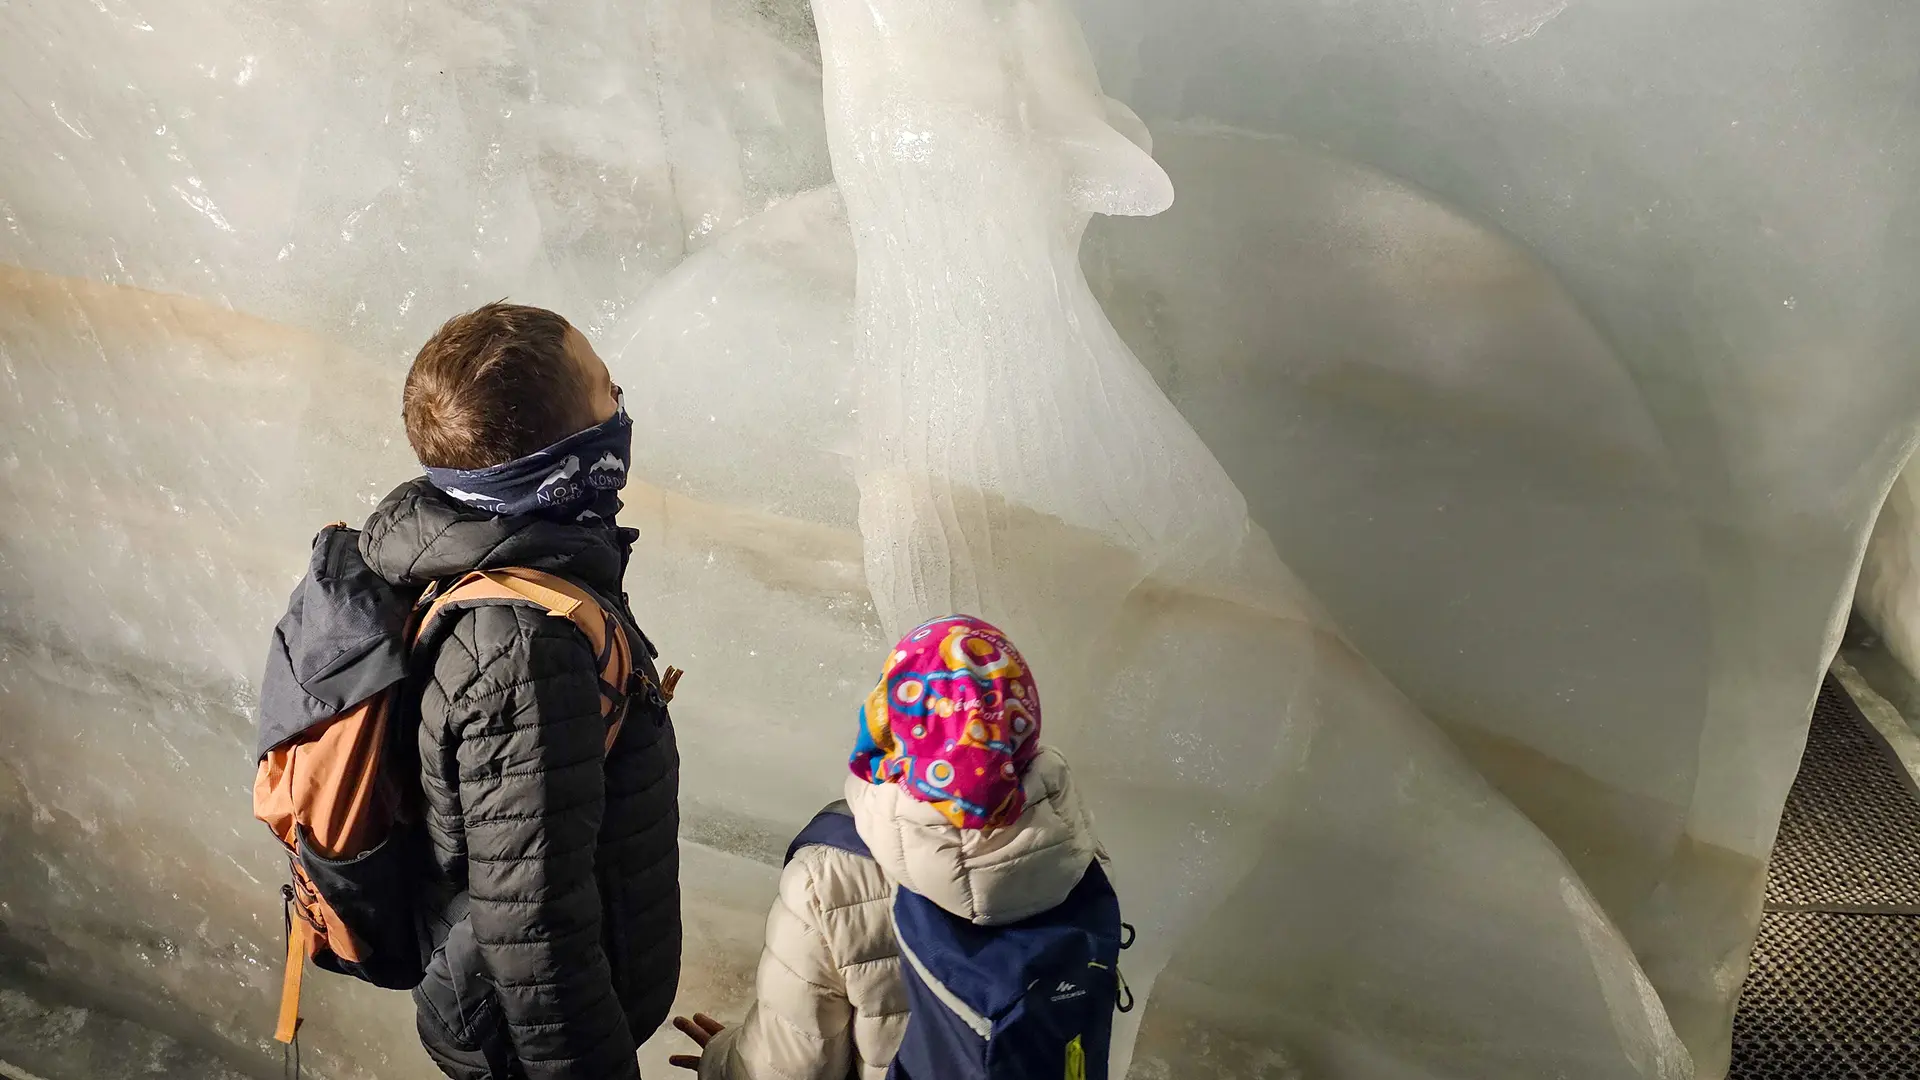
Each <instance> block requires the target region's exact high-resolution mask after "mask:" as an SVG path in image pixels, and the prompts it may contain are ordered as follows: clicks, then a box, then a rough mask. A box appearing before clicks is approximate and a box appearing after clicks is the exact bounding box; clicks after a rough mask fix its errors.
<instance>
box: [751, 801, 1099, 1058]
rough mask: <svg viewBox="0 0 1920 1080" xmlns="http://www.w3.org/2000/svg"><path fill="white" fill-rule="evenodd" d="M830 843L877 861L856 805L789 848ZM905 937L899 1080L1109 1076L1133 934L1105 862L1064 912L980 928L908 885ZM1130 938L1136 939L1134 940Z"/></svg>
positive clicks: (1090, 871)
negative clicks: (1123, 956) (1124, 958)
mask: <svg viewBox="0 0 1920 1080" xmlns="http://www.w3.org/2000/svg"><path fill="white" fill-rule="evenodd" d="M816 844H818V845H824V846H826V847H832V848H838V849H839V850H841V851H847V852H851V853H853V854H855V855H859V856H862V857H865V858H872V853H871V852H870V851H869V850H868V848H867V845H866V843H865V842H864V841H863V840H861V839H860V833H859V831H858V830H857V829H855V828H854V824H853V818H852V816H851V815H850V814H849V813H848V812H847V809H846V804H845V803H836V804H834V805H832V806H829V807H828V808H827V809H825V810H823V811H821V812H820V813H819V814H818V815H816V816H815V817H814V819H813V821H812V822H810V823H809V824H808V825H807V827H806V828H805V829H802V830H801V831H800V835H799V836H797V837H795V838H794V840H793V844H792V845H791V846H790V847H789V848H788V849H787V859H788V860H789V861H791V860H792V859H793V857H794V855H795V854H797V853H798V852H799V851H800V849H802V848H805V847H809V846H812V845H816ZM893 925H894V934H895V936H896V937H897V938H898V940H899V945H900V974H901V977H902V978H903V979H904V980H905V981H906V984H907V1002H908V1006H909V1013H908V1017H907V1030H906V1033H905V1034H904V1035H903V1036H902V1038H901V1040H900V1049H899V1050H898V1051H896V1052H895V1054H894V1059H893V1064H892V1065H891V1066H890V1067H889V1068H888V1070H887V1076H888V1078H889V1080H1107V1058H1108V1052H1109V1044H1110V1043H1111V1042H1112V1039H1113V1014H1114V1011H1115V1009H1116V1008H1118V1009H1119V1010H1120V1011H1123V1012H1124V1011H1126V1010H1128V1009H1131V1008H1132V1007H1133V1003H1132V1001H1131V999H1130V996H1129V995H1127V994H1126V984H1125V982H1124V981H1123V980H1122V979H1121V977H1120V950H1122V949H1124V948H1126V947H1127V946H1129V945H1131V944H1132V943H1133V942H1132V940H1131V937H1130V934H1131V931H1130V929H1129V928H1127V927H1126V926H1125V925H1124V924H1123V923H1122V922H1121V921H1120V900H1119V897H1117V896H1116V895H1115V894H1114V891H1113V886H1112V884H1111V883H1110V882H1109V881H1108V880H1107V875H1106V871H1104V870H1103V869H1101V867H1100V863H1099V861H1098V860H1094V861H1092V862H1089V863H1088V865H1087V872H1086V874H1085V875H1084V876H1083V877H1081V879H1080V883H1079V884H1078V885H1076V886H1074V888H1073V891H1072V892H1070V893H1068V894H1067V898H1066V899H1065V900H1064V901H1062V902H1061V903H1060V904H1059V905H1058V906H1057V907H1054V908H1052V909H1051V910H1048V911H1044V912H1041V913H1040V914H1038V915H1034V916H1031V917H1029V918H1027V919H1023V920H1021V921H1020V922H1016V923H1008V924H1005V925H1001V926H976V925H975V924H973V923H971V922H969V921H967V920H966V919H963V918H961V917H959V916H957V915H954V914H953V913H951V912H949V911H946V910H945V909H943V908H941V907H940V906H939V905H937V904H935V903H933V902H932V901H931V900H928V899H927V898H926V897H923V896H920V895H919V894H917V893H914V892H911V891H909V890H907V889H904V888H902V889H896V890H895V892H894V902H893ZM1123 935H1128V936H1127V937H1126V939H1125V940H1123Z"/></svg>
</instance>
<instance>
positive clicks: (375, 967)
mask: <svg viewBox="0 0 1920 1080" xmlns="http://www.w3.org/2000/svg"><path fill="white" fill-rule="evenodd" d="M485 604H526V605H531V606H534V607H538V608H543V609H545V610H546V612H547V613H548V614H549V615H551V616H554V617H556V618H564V619H567V620H569V621H570V622H572V623H573V624H574V625H575V626H576V627H578V628H579V630H580V632H581V633H582V634H583V635H585V637H586V639H587V643H588V645H589V646H591V647H592V649H593V651H594V655H595V657H596V658H597V660H598V662H599V666H600V708H601V713H602V715H603V716H605V717H606V719H607V738H606V750H608V751H611V750H612V749H613V744H614V741H615V740H616V739H617V738H618V737H619V734H620V727H621V723H622V721H623V719H624V717H625V711H626V703H627V700H628V698H629V695H630V694H632V693H635V692H646V693H652V694H655V695H657V696H658V697H659V700H660V701H661V702H662V703H663V704H664V703H665V702H666V701H667V700H669V699H671V698H672V696H673V687H674V684H675V683H676V682H678V680H679V677H680V672H679V671H678V670H677V669H675V668H668V669H667V671H666V675H665V676H664V677H662V678H661V679H659V680H658V681H657V682H656V681H655V680H654V679H653V678H652V677H651V675H652V672H653V666H652V663H651V656H650V655H649V654H642V658H641V660H640V662H639V666H638V667H636V664H635V655H634V650H633V645H632V642H631V641H630V639H629V637H628V634H627V631H626V629H625V628H624V626H623V624H622V623H621V621H620V619H619V618H618V617H616V616H615V615H613V614H611V613H609V612H608V611H607V610H606V609H605V608H604V607H602V606H601V604H600V602H599V601H598V600H596V599H595V598H594V597H593V596H592V594H590V593H588V592H587V591H586V590H585V589H582V588H580V587H579V586H577V585H575V584H573V583H572V582H569V581H566V580H564V579H562V578H559V577H556V576H554V575H552V574H547V573H543V572H540V571H536V570H527V569H520V568H503V569H492V570H486V571H475V572H472V573H469V574H467V575H465V576H464V577H461V578H459V579H458V580H456V581H453V582H451V583H450V584H448V586H447V587H446V588H444V589H442V588H438V587H437V584H436V587H432V588H429V589H427V590H426V591H425V592H424V593H423V594H421V595H419V596H418V597H412V596H409V595H406V594H403V593H400V592H399V591H397V590H395V589H394V588H393V587H392V586H391V585H389V584H388V583H387V582H386V581H385V580H384V579H383V578H381V577H380V576H379V575H378V574H376V573H374V571H373V570H372V568H370V567H368V566H367V564H366V562H365V561H364V560H363V559H362V558H361V557H360V552H359V532H358V531H357V530H354V529H349V528H347V527H346V526H345V525H340V524H336V525H331V526H328V527H327V528H326V529H324V530H322V531H321V533H320V535H319V536H318V537H317V538H315V540H314V547H313V557H312V561H311V563H310V564H309V566H308V570H307V574H306V576H305V577H303V578H302V579H301V581H300V584H299V585H298V586H297V587H296V588H295V590H294V593H293V597H292V599H291V600H290V601H289V603H288V607H287V614H286V615H285V616H284V617H283V618H282V619H281V621H280V624H279V626H278V627H276V628H275V630H274V640H273V644H272V646H271V648H270V650H269V653H268V658H267V672H266V677H265V678H264V679H263V680H262V682H261V689H260V730H259V742H258V746H257V756H258V770H257V772H256V773H255V776H254V782H253V815H254V817H256V818H258V819H260V820H261V821H262V822H265V823H266V825H267V828H268V829H269V830H271V831H272V833H273V835H274V838H275V839H276V840H278V841H279V842H280V845H281V847H282V848H284V849H285V851H286V855H287V863H288V867H289V871H290V874H289V876H290V879H291V880H290V881H289V882H288V883H287V884H286V885H283V886H282V887H281V895H282V897H283V898H284V901H285V904H286V909H287V961H286V963H287V966H286V972H285V975H284V977H283V982H282V987H281V996H280V1011H279V1019H278V1022H277V1025H276V1028H275V1031H274V1038H276V1039H278V1040H279V1041H281V1042H291V1041H293V1038H294V1036H295V1035H296V1034H297V1032H298V1030H299V1019H300V1011H299V1010H300V981H301V976H302V973H303V971H304V968H305V964H306V961H308V960H311V961H312V962H313V964H314V966H315V967H318V968H320V969H321V970H324V971H330V972H334V973H336V974H341V975H350V976H353V977H354V978H357V979H361V980H363V981H366V982H370V983H373V984H374V985H375V986H380V987H385V988H387V989H394V990H407V989H411V988H413V987H414V986H416V985H418V984H419V982H420V979H421V977H422V976H423V975H424V974H425V968H426V960H427V958H428V949H427V943H426V942H425V941H424V939H423V936H422V933H421V926H420V920H419V919H418V917H417V912H416V911H415V903H416V901H415V896H416V894H417V892H418V890H419V877H420V875H421V872H422V871H423V870H424V869H425V867H426V860H427V859H428V853H427V849H426V844H425V836H424V832H423V830H422V829H421V827H420V820H419V819H420V815H419V804H420V778H419V761H418V757H417V754H416V752H415V751H414V750H413V738H414V726H415V721H417V716H416V715H415V714H414V713H413V712H412V709H411V707H410V704H409V702H408V700H407V697H406V684H407V677H408V673H409V669H410V666H411V665H410V659H411V654H412V653H413V652H414V651H415V647H416V646H417V645H419V644H421V643H422V642H427V641H431V640H432V639H431V636H430V635H431V631H432V629H433V627H434V626H435V624H436V622H437V620H438V619H439V617H440V616H441V615H442V614H444V613H446V612H448V611H452V610H457V609H463V608H469V607H475V606H480V605H485ZM650 651H651V650H650V649H649V653H650Z"/></svg>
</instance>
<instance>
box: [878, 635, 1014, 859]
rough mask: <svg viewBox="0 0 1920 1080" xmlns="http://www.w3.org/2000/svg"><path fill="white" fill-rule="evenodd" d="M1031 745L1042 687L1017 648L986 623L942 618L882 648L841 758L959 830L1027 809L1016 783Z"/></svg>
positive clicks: (995, 823)
mask: <svg viewBox="0 0 1920 1080" xmlns="http://www.w3.org/2000/svg"><path fill="white" fill-rule="evenodd" d="M1039 749H1040V692H1039V691H1038V690H1037V689H1036V688H1035V687H1034V684H1033V676H1032V675H1031V674H1030V673H1029V672H1028V671H1027V665H1026V662H1025V661H1024V660H1022V659H1021V658H1020V653H1019V650H1017V649H1015V648H1014V647H1013V643H1012V642H1010V641H1008V640H1007V637H1006V635H1005V634H1002V633H1001V632H1000V631H999V630H997V629H995V628H994V627H993V626H990V625H988V624H987V623H985V622H982V621H980V620H979V619H975V618H973V617H971V616H967V615H949V616H947V617H946V618H943V619H935V620H933V621H932V622H929V623H926V624H924V625H922V626H920V627H919V628H917V629H915V630H914V631H913V632H912V633H910V634H908V635H907V636H906V637H903V638H901V639H900V643H899V644H898V645H895V646H894V647H893V651H892V652H891V653H889V654H887V663H886V668H885V669H884V670H883V671H882V672H881V673H880V683H879V685H877V686H875V687H874V688H873V692H872V693H871V694H868V695H867V701H866V704H865V705H863V706H861V709H860V736H859V741H858V742H857V743H856V745H855V746H854V749H853V756H852V758H851V759H850V761H849V765H850V767H851V768H852V770H853V774H854V775H855V776H858V777H860V778H861V779H862V780H865V781H867V782H868V783H872V784H899V785H900V786H901V787H902V788H904V789H906V791H907V793H908V794H909V795H912V796H913V797H914V798H916V799H919V800H920V801H922V802H925V803H931V804H932V805H934V806H936V807H938V808H939V809H940V811H941V812H942V813H943V814H945V815H946V816H947V819H948V820H949V821H952V822H953V823H954V824H955V825H956V826H958V827H960V828H963V829H991V828H997V827H999V826H1002V825H1006V824H1008V823H1009V822H1011V821H1013V820H1014V819H1015V818H1018V817H1019V816H1020V812H1021V811H1022V810H1024V809H1025V808H1026V794H1025V792H1023V791H1022V790H1021V786H1020V781H1021V777H1022V776H1024V775H1025V773H1026V769H1027V763H1028V762H1030V761H1032V760H1033V757H1034V755H1035V754H1036V753H1038V752H1039Z"/></svg>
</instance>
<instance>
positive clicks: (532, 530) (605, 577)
mask: <svg viewBox="0 0 1920 1080" xmlns="http://www.w3.org/2000/svg"><path fill="white" fill-rule="evenodd" d="M633 535H634V534H633V533H631V532H629V531H627V530H621V529H611V528H601V527H596V526H591V525H580V524H577V523H573V522H562V521H555V520H553V519H551V518H545V517H541V516H538V515H535V514H518V515H513V516H497V515H494V514H489V513H487V512H486V511H484V510H476V509H474V508H472V507H469V506H465V505H463V504H461V503H460V502H458V501H456V500H454V499H453V498H452V497H451V496H449V495H447V494H445V493H443V492H442V491H440V489H438V488H436V487H434V486H433V485H432V484H431V483H429V482H428V481H427V479H426V478H425V477H419V478H417V479H414V480H409V481H407V482H406V483H404V484H401V485H400V486H399V487H398V488H395V489H394V491H393V493H392V494H390V495H388V496H387V497H386V498H385V499H384V500H382V501H381V503H380V506H379V508H378V509H376V510H374V512H373V516H372V517H370V518H368V519H367V525H366V528H365V529H364V530H363V531H362V532H361V534H360V555H361V557H362V558H364V559H365V560H366V562H367V565H368V566H370V567H372V568H373V572H374V573H376V574H379V575H380V576H381V577H382V578H384V579H386V580H387V581H388V582H390V583H392V584H393V585H396V586H401V587H412V588H418V587H422V586H425V585H426V584H427V583H428V582H431V581H434V580H436V579H439V578H447V577H454V576H457V575H459V574H464V573H466V572H467V571H469V570H491V569H494V568H497V567H502V566H520V567H525V568H527V569H529V570H545V571H547V572H548V573H552V574H558V575H560V576H562V577H566V578H569V579H571V580H574V581H578V582H579V583H580V584H582V585H585V586H586V587H588V588H590V589H593V590H594V591H596V592H598V593H601V594H602V595H605V596H609V597H618V596H619V595H620V591H621V590H620V578H621V576H622V573H623V571H624V569H625V566H626V550H627V547H628V546H629V545H630V544H631V543H632V539H631V538H632V536H633Z"/></svg>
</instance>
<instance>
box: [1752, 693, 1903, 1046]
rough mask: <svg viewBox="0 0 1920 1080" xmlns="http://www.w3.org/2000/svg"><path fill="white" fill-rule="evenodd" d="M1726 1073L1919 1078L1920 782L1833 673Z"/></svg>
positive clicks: (1789, 812) (1785, 832)
mask: <svg viewBox="0 0 1920 1080" xmlns="http://www.w3.org/2000/svg"><path fill="white" fill-rule="evenodd" d="M1728 1075H1729V1080H1907V1078H1913V1080H1920V790H1916V789H1915V787H1914V783H1913V778H1912V777H1911V776H1910V775H1908V773H1907V771H1906V769H1905V768H1904V767H1903V766H1902V765H1901V764H1900V762H1899V760H1898V759H1897V758H1895V757H1894V756H1893V751H1892V750H1891V749H1890V748H1889V747H1888V746H1887V744H1886V742H1885V741H1884V740H1883V739H1882V738H1881V737H1880V733H1879V732H1877V731H1875V730H1874V729H1873V725H1871V724H1869V723H1868V722H1867V720H1866V718H1865V717H1863V716H1861V715H1860V710H1859V709H1858V708H1856V707H1855V706H1854V703H1853V701H1852V699H1850V698H1849V697H1847V694H1846V691H1844V690H1842V689H1841V688H1840V684H1839V683H1838V682H1837V681H1835V680H1834V678H1833V677H1832V676H1831V675H1829V676H1828V677H1827V680H1826V682H1825V684H1824V685H1822V686H1821V688H1820V698H1819V701H1818V702H1817V703H1816V704H1815V705H1814V709H1813V726H1812V728H1811V730H1809V732H1808V734H1807V749H1806V754H1805V756H1803V757H1802V758H1801V761H1800V773H1799V775H1798V776H1796V777H1795V778H1794V781H1793V789H1792V791H1791V792H1790V793H1789V794H1788V796H1787V805H1786V809H1785V812H1784V813H1783V814H1782V816H1781V819H1780V835H1779V838H1778V839H1777V840H1775V841H1774V846H1773V857H1772V859H1771V861H1770V862H1769V863H1768V865H1767V907H1766V913H1765V914H1764V915H1762V916H1761V919H1760V935H1759V938H1758V940H1757V941H1755V942H1754V947H1753V964H1752V969H1751V971H1750V972H1749V973H1748V975H1747V982H1746V986H1745V988H1744V989H1743V990H1742V991H1741V995H1740V1009H1739V1011H1738V1012H1737V1013H1736V1014H1735V1015H1734V1020H1733V1068H1732V1070H1731V1072H1730V1073H1729V1074H1728Z"/></svg>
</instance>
